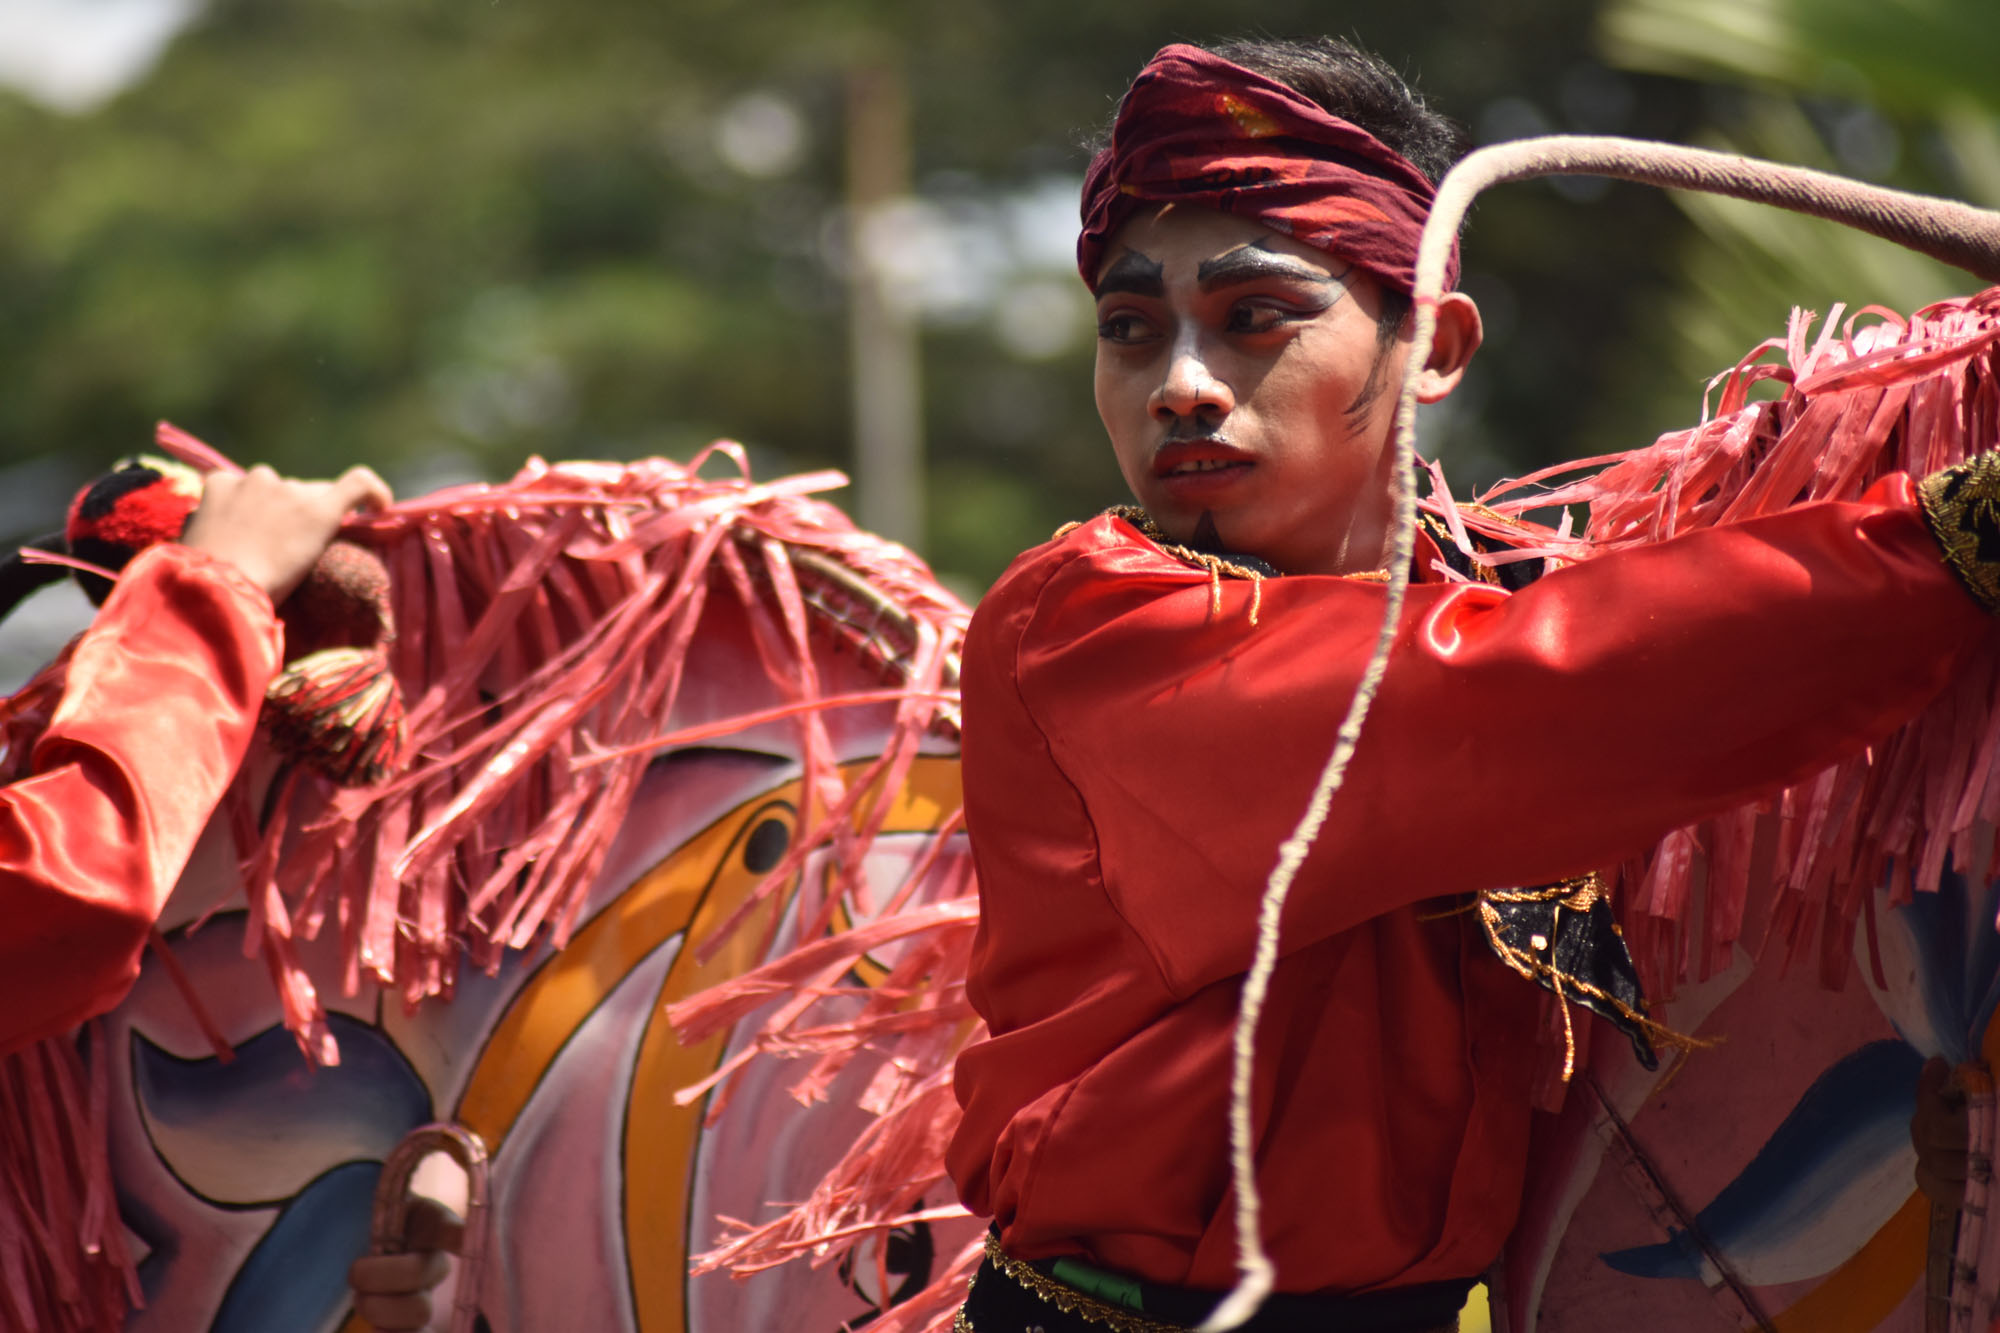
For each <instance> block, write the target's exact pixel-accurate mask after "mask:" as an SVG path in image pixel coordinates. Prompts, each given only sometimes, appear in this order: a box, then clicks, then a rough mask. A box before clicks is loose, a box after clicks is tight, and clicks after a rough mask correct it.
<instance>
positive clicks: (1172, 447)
mask: <svg viewBox="0 0 2000 1333" xmlns="http://www.w3.org/2000/svg"><path fill="white" fill-rule="evenodd" d="M1255 462H1256V459H1255V458H1254V457H1253V456H1252V455H1251V454H1249V453H1248V452H1246V451H1245V450H1242V449H1238V448H1236V447H1235V446H1234V445H1232V444H1229V443H1227V442H1225V441H1223V440H1169V441H1167V442H1166V443H1165V444H1163V445H1161V446H1160V447H1159V448H1158V449H1157V450H1155V451H1154V453H1153V475H1154V476H1156V477H1199V476H1204V475H1207V474H1210V473H1217V472H1231V471H1240V470H1242V469H1246V468H1249V467H1250V466H1252V465H1253V464H1254V463H1255Z"/></svg>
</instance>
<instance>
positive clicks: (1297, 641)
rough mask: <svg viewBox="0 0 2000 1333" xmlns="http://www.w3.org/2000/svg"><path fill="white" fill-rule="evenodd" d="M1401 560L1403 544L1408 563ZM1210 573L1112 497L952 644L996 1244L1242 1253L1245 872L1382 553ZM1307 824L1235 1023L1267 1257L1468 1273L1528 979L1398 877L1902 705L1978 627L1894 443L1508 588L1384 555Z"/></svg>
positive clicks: (1646, 815) (1656, 819)
mask: <svg viewBox="0 0 2000 1333" xmlns="http://www.w3.org/2000/svg"><path fill="white" fill-rule="evenodd" d="M1420 563H1423V562H1420ZM1221 593H1222V605H1221V609H1220V611H1219V613H1212V612H1211V607H1210V596H1211V593H1210V586H1209V579H1208V575H1207V574H1206V573H1205V572H1204V571H1201V570H1197V569H1192V568H1189V567H1188V566H1187V565H1185V564H1183V563H1182V562H1180V561H1178V560H1176V559H1175V558H1173V557H1172V556H1170V555H1168V554H1166V553H1165V552H1163V551H1161V550H1160V549H1159V548H1158V547H1156V546H1154V545H1153V544H1152V543H1151V542H1149V541H1147V540H1146V539H1145V538H1143V537H1142V536H1140V535H1139V534H1138V533H1137V532H1136V531H1135V530H1134V529H1133V528H1131V527H1130V526H1128V525H1127V524H1126V523H1125V522H1123V521H1122V520H1119V519H1116V518H1111V517H1104V518H1100V519H1098V520H1096V521H1094V522H1092V523H1090V524H1087V525H1085V526H1083V527H1081V528H1079V529H1076V530H1075V531H1072V532H1071V533H1069V534H1068V535H1067V536H1065V537H1062V538H1060V539H1059V540H1056V541H1053V542H1050V543H1048V544H1047V545H1044V546H1041V547H1038V548H1036V549H1035V550H1033V551H1030V552H1028V553H1027V554H1026V555H1024V556H1022V557H1021V558H1020V559H1019V560H1017V561H1016V562H1015V563H1014V565H1013V567H1012V568H1011V569H1009V570H1008V572H1007V574H1006V575H1005V576H1004V577H1003V578H1002V579H1001V581H1000V583H999V584H998V585H997V586H996V587H995V588H994V589H993V590H992V592H990V593H989V594H988V595H987V596H986V598H985V600H983V601H982V602H981V603H980V605H979V609H978V613H977V615H975V616H974V618H973V622H972V628H971V631H970V636H969V638H968V640H967V643H966V651H965V672H964V698H965V719H966V729H965V746H964V779H965V807H966V822H967V826H968V828H969V830H970V833H971V836H972V845H973V854H974V857H975V859H976V862H977V865H978V871H979V883H980V890H981V899H982V916H981V924H980V929H979V936H978V939H977V942H976V943H975V945H974V955H973V967H972V975H971V983H970V993H971V997H972V1000H973V1003H974V1004H975V1005H976V1006H977V1007H978V1009H979V1011H980V1013H981V1014H982V1015H983V1016H984V1017H985V1019H986V1021H987V1023H988V1025H989V1027H990V1029H991V1038H990V1039H989V1040H987V1041H985V1042H982V1043H980V1044H978V1045H977V1046H975V1047H973V1048H972V1049H970V1050H968V1051H967V1052H966V1053H965V1054H964V1056H962V1057H961V1059H960V1060H959V1064H958V1070H957V1088H958V1096H959V1100H960V1102H961V1103H962V1104H963V1106H964V1108H965V1117H964V1121H963V1123H962V1125H961V1127H960V1129H959V1131H958V1134H957V1136H956V1138H955V1139H954V1141H953V1143H952V1145H951V1149H950V1153H949V1157H948V1162H949V1165H950V1168H951V1173H952V1177H953V1179H954V1180H956V1181H957V1182H958V1185H959V1189H960V1192H961V1194H962V1195H963V1197H964V1200H965V1202H966V1204H967V1206H968V1207H970V1208H971V1209H972V1210H973V1211H974V1212H975V1213H979V1214H982V1215H988V1214H990V1215H991V1216H993V1217H994V1218H995V1219H996V1220H997V1221H998V1223H999V1226H1000V1229H1001V1238H1002V1243H1003V1244H1004V1245H1005V1247H1006V1249H1007V1251H1008V1252H1009V1253H1010V1254H1012V1255H1015V1256H1017V1257H1021V1258H1046V1257H1050V1256H1053V1255H1058V1254H1078V1255H1082V1256H1085V1257H1087V1258H1088V1259H1090V1260H1092V1261H1095V1262H1097V1263H1100V1264H1103V1265H1105V1266H1108V1267H1111V1268H1114V1269H1119V1270H1123V1271H1125V1272H1129V1273H1133V1274H1137V1275H1139V1276H1141V1277H1144V1278H1148V1279H1151V1280H1154V1281H1158V1282H1165V1283H1174V1284H1179V1285H1185V1286H1192V1287H1199V1288H1211V1289H1222V1288H1227V1287H1229V1286H1230V1285H1231V1284H1232V1282H1233V1280H1234V1277H1235V1271H1234V1264H1235V1258H1236V1241H1235V1235H1234V1228H1233V1216H1232V1214H1233V1203H1234V1201H1233V1196H1232V1193H1231V1191H1230V1188H1229V1172H1228V1164H1227V1148H1226V1129H1225V1104H1226V1095H1227V1087H1228V1081H1229V1041H1230V1031H1231V1025H1232V1022H1233V1020H1234V1017H1235V1013H1236V1003H1237V996H1238V992H1239V990H1240V988H1241V980H1242V975H1243V973H1244V972H1245V971H1247V970H1248V967H1249V963H1250V957H1251V952H1252V947H1253V940H1254V937H1255V923H1256V916H1257V903H1258V899H1259V896H1260V894H1261V892H1262V890H1263V886H1264V883H1265V879H1266V876H1267V875H1268V874H1269V872H1270V869H1271V866H1272V864H1273V862H1274V861H1275V859H1276V856H1277V849H1278V846H1279V844H1280V843H1281V842H1282V841H1283V840H1284V839H1285V838H1286V837H1287V836H1288V835H1289V834H1290V833H1291V830H1292V826H1293V823H1294V821H1295V820H1296V819H1297V818H1298V815H1299V812H1300V810H1301V809H1302V808H1303V806H1304V803H1305V801H1306V798H1307V796H1308V794H1309V793H1310V791H1311V789H1312V786H1313V782H1314V779H1315V777H1316V776H1317V774H1318V772H1319V769H1320V765H1321V764H1322V763H1323V762H1324V761H1325V757H1326V754H1327V752H1328V750H1329V749H1330V748H1331V746H1332V744H1333V738H1334V732H1335V730H1336V728H1337V727H1338V725H1339V723H1340V719H1341V718H1342V716H1343V715H1344V714H1345V712H1346V709H1347V707H1348V703H1349V700H1350V698H1351V696H1352V694H1353V691H1354V687H1355V683H1356V680H1357V679H1358V677H1359V674H1360V672H1361V669H1362V666H1363V664H1364V663H1365V662H1366V660H1367V658H1368V656H1369V653H1370V651H1371V649H1372V647H1373V643H1374V638H1375V634H1376V630H1377V626H1378V624H1379V623H1380V618H1381V607H1382V598H1383V595H1384V593H1383V588H1382V585H1381V584H1379V583H1374V582H1369V581H1365V580H1359V579H1347V578H1336V577H1323V576H1293V577H1288V578H1282V579H1275V580H1267V581H1266V582H1265V583H1264V584H1263V586H1262V607H1261V612H1260V615H1259V623H1258V624H1257V625H1255V626H1254V627H1253V626H1252V624H1251V622H1250V615H1249V603H1250V600H1251V597H1252V595H1253V589H1252V585H1251V584H1249V583H1248V582H1239V581H1233V580H1232V581H1225V582H1224V583H1223V585H1222V590H1221ZM1403 626H1404V628H1403V631H1402V634H1401V637H1400V639H1399V640H1398V642H1397V644H1396V647H1395V650H1394V654H1393V656H1392V657H1391V660H1390V664H1389V669H1388V674H1387V677H1386V679H1385V681H1384V683H1383V686H1382V691H1381V694H1380V696H1379V697H1378V698H1377V700H1376V702H1375V706H1374V710H1373V712H1372V713H1371V714H1370V716H1369V719H1368V726H1367V729H1366V731H1365V732H1364V733H1363V737H1362V740H1361V745H1360V749H1359V750H1358V752H1357V753H1356V755H1355V757H1354V761H1353V766H1352V768H1351V769H1350V770H1349V772H1348V775H1347V779H1346V786H1345V788H1344V790H1343V791H1342V792H1341V793H1340V795H1339V796H1338V797H1337V798H1336V799H1335V801H1334V804H1333V809H1332V816H1331V819H1330V820H1329V822H1328V823H1327V825H1326V828H1325V831H1324V832H1323V833H1322V835H1321V836H1320V839H1319V842H1318V844H1317V845H1316V846H1315V848H1314V849H1313V852H1312V854H1311V856H1310V857H1309V858H1308V859H1307V861H1306V863H1305V865H1304V867H1303V869H1302V871H1301V874H1300V876H1299V879H1298V881H1297V884H1296V886H1295V888H1294V890H1293V893H1292V897H1291V901H1290V903H1289V905H1288V906H1287V908H1286V913H1285V919H1284V925H1283V956H1282V959H1281V961H1280V963H1279V965H1278V968H1277V972H1276V975H1275V977H1274V978H1273V981H1272V987H1271V993H1270V999H1269V1002H1268V1006H1267V1008H1266V1010H1265V1013H1264V1018H1263V1024H1262V1027H1261V1029H1260V1032H1259V1041H1258V1054H1257V1063H1256V1084H1255V1099H1254V1114H1255V1125H1256V1144H1257V1162H1258V1171H1259V1174H1258V1182H1259V1186H1260V1188H1261V1190H1262V1192H1263V1196H1264V1214H1265V1219H1264V1227H1265V1232H1266V1243H1267V1245H1268V1247H1269V1250H1270V1253H1271V1256H1272V1258H1273V1260H1274V1261H1275V1263H1276V1265H1277V1272H1278V1285H1279V1287H1280V1289H1282V1290H1288V1291H1316V1290H1323V1289H1331V1290H1337V1291H1363V1290H1371V1289H1380V1288H1387V1287H1395V1286H1402V1285H1407V1284H1413V1283H1419V1282H1428V1281H1436V1280H1446V1279H1461V1278H1469V1277H1472V1276H1474V1275H1476V1274H1478V1273H1480V1272H1481V1271H1483V1270H1484V1269H1485V1268H1486V1267H1487V1266H1488V1265H1489V1264H1490V1263H1491V1262H1492V1260H1493V1259H1494V1257H1495V1256H1496V1255H1497V1253H1498V1252H1499V1249H1500V1246H1501V1244H1502V1242H1503V1241H1504V1240H1505V1238H1506V1236H1507V1234H1508V1232H1509V1230H1510V1229H1511V1227H1512V1225H1513V1221H1514V1217H1515V1214H1516V1212H1517V1211H1518V1208H1519V1203H1520V1195H1521V1187H1522V1171H1523V1159H1524V1155H1525V1152H1526V1144H1527V1135H1528V1117H1529V1102H1530V1084H1531V1082H1532V1078H1533V1075H1534V1074H1535V1072H1536V1068H1535V1060H1536V1058H1537V1055H1536V1028H1537V1015H1538V1012H1539V1008H1538V1006H1539V1003H1540V998H1539V997H1540V994H1541V992H1539V991H1538V990H1537V989H1535V988H1534V987H1533V986H1532V985H1530V984H1529V983H1528V982H1527V981H1525V980H1523V979H1522V978H1520V977H1519V976H1516V975H1515V974H1514V973H1512V972H1509V971H1508V970H1506V969H1505V967H1503V966H1502V964H1500V963H1499V962H1498V961H1497V960H1496V959H1494V958H1493V957H1492V955H1491V954H1490V953H1489V952H1488V950H1487V948H1486V945H1485V944H1484V942H1483V940H1481V939H1480V938H1479V937H1478V936H1477V935H1476V934H1474V933H1473V930H1472V928H1471V927H1470V926H1469V924H1468V918H1467V917H1465V916H1457V917H1436V916H1434V915H1433V914H1434V913H1435V912H1436V911H1437V910H1438V909H1439V908H1440V907H1448V906H1450V905H1451V904H1449V903H1443V904H1441V903H1436V902H1430V903H1426V902H1425V900H1426V899H1437V898H1439V897H1442V896H1446V895H1456V894H1463V893H1467V892H1471V891H1475V890H1479V889H1489V888H1502V887H1514V886H1522V885H1535V884H1543V883H1548V882H1550V881H1553V880H1556V879H1559V878H1562V877H1565V876H1568V875H1573V874H1577V873H1581V872H1584V871H1588V870H1592V869H1596V868H1600V867H1603V866H1607V865H1611V864H1615V863H1617V862H1619V861H1621V860H1623V859H1624V858H1627V857H1629V856H1632V855H1634V854H1637V853H1639V852H1641V851H1643V850H1644V849H1645V848H1647V847H1648V846H1649V845H1650V844H1651V843H1653V842H1654V841H1655V840H1657V839H1658V838H1659V837H1660V836H1661V835H1662V834H1664V833H1666V832H1667V831H1669V830H1671V829H1673V828H1676V827H1678V826H1680V825H1683V824H1687V823H1689V822H1691V821H1694V820H1696V819H1699V818H1702V817H1704V816H1707V815H1710V814H1713V813H1717V812H1719V811H1720V810H1722V809H1724V808H1726V807H1728V806H1730V805H1733V804H1736V803H1739V802H1741V801H1744V800H1746V799H1748V798H1751V797H1753V796H1755V795H1758V794H1761V793H1764V792H1767V791H1769V790H1771V789H1772V788H1774V787H1776V786H1778V785H1780V784H1783V783H1787V782H1790V781H1794V780H1797V779H1800V778H1803V777H1805V776H1807V775H1809V774H1811V773H1812V772H1814V771H1816V770H1817V769H1819V768H1821V767H1823V766H1824V765H1826V764H1827V763H1828V762H1829V761H1831V760H1833V759H1835V758H1837V757H1839V756H1842V755H1844V754H1847V753H1850V752H1852V751H1854V750H1855V749H1857V748H1858V747H1860V746H1862V745H1864V744H1866V743H1868V742H1869V741H1871V740H1873V739H1876V738H1879V737H1881V736H1883V735H1884V734H1886V733H1887V732H1888V731H1890V730H1891V729H1892V728H1894V727H1895V726H1897V725H1898V724H1899V723H1901V722H1903V721H1905V720H1907V719H1908V718H1910V717H1911V716H1912V714H1914V713H1915V712H1916V711H1917V710H1918V709H1919V708H1920V707H1921V706H1922V705H1923V704H1924V702H1925V701H1926V700H1928V699H1929V698H1931V696H1932V695H1933V694H1935V693H1936V692H1937V691H1938V689H1939V688H1940V687H1941V686H1942V685H1943V684H1944V683H1945V681H1946V680H1947V679H1948V678H1949V677H1950V675H1951V673H1952V671H1953V669H1954V666H1955V664H1956V663H1957V662H1958V661H1960V660H1961V659H1962V658H1963V657H1964V656H1965V655H1966V654H1967V653H1968V652H1970V651H1973V650H1975V649H1976V648H1977V646H1978V645H1980V644H1982V643H1985V642H1987V641H1988V639H1987V636H1988V635H1989V634H1990V633H1991V627H1990V623H1989V621H1988V620H1987V618H1986V617H1985V615H1984V614H1983V613H1982V612H1981V611H1980V610H1979V608H1978V606H1977V605H1976V604H1975V603H1974V602H1973V600H1972V599H1971V598H1970V597H1968V596H1967V595H1966V593H1965V591H1964V589H1963V588H1961V587H1960V586H1959V585H1958V583H1957V582H1956V581H1955V580H1954V579H1953V577H1952V575H1951V574H1950V573H1949V572H1948V571H1947V569H1946V568H1945V566H1944V564H1943V562H1942V560H1941V559H1940V556H1939V551H1938V547H1937V545H1936V543H1935V542H1934V541H1933V540H1932V538H1931V536H1930V533H1929V531H1928V530H1927V529H1926V527H1925V526H1924V523H1923V520H1922V518H1921V516H1920V515H1919V513H1918V511H1917V509H1916V506H1915V504H1914V502H1913V499H1912V491H1911V487H1910V485H1909V483H1908V481H1907V479H1905V478H1902V477H1896V478H1892V479H1890V480H1888V481H1885V482H1884V483H1882V484H1881V485H1879V486H1877V487H1876V488H1875V490H1874V491H1871V492H1870V494H1869V496H1868V497H1867V498H1866V499H1865V500H1864V501H1862V502H1858V503H1852V504H1845V503H1841V504H1832V503H1829V504H1814V505H1808V506H1804V507H1801V508H1799V509H1796V510H1793V511H1791V512H1788V513H1784V514H1781V515H1777V516H1773V517H1769V518H1764V519H1759V520H1755V521H1751V522H1745V523H1741V524H1736V525H1732V526H1727V527H1721V528H1714V529H1709V530H1706V531H1701V532H1697V533H1693V534H1690V535H1688V536H1684V537H1681V538H1677V539H1675V540H1673V541H1669V542H1665V543H1662V544H1659V545H1657V546H1649V547H1643V548H1636V549H1630V550H1624V551H1618V552H1614V553H1610V554H1606V555H1603V556H1599V557H1597V558H1594V559H1591V560H1588V561H1585V562H1582V563H1579V564H1577V565H1574V566H1571V567H1569V568H1565V569H1561V570H1558V571H1556V572H1554V573H1552V574H1550V575H1549V576H1547V577H1546V578H1543V579H1541V580H1540V581H1539V582H1537V583H1535V584H1533V585H1531V586H1530V587H1528V588H1526V589H1525V590H1523V591H1521V592H1517V593H1512V594H1509V593H1507V592H1504V591H1502V590H1501V589H1498V588H1495V587H1492V586H1488V585H1485V584H1445V583H1426V584H1421V585H1415V586H1412V588H1411V589H1410V596H1409V603H1408V606H1407V608H1406V610H1405V614H1404V618H1403Z"/></svg>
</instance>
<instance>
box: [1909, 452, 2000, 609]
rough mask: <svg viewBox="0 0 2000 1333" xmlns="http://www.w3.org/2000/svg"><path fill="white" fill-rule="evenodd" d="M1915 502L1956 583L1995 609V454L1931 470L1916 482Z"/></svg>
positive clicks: (1999, 473)
mask: <svg viewBox="0 0 2000 1333" xmlns="http://www.w3.org/2000/svg"><path fill="white" fill-rule="evenodd" d="M1917 502H1918V507H1919V508H1921V509H1922V510H1923V514H1924V521H1925V522H1926V523H1928V524H1929V525H1930V530H1931V535H1932V536H1934V537H1936V538H1937V541H1938V545H1939V546H1941V547H1943V548H1944V559H1945V563H1946V564H1948V565H1950V566H1951V569H1952V572H1953V573H1954V574H1956V575H1958V580H1959V582H1961V583H1963V584H1964V585H1965V587H1966V590H1967V591H1968V592H1970V593H1971V594H1972V595H1973V597H1974V598H1976V599H1977V600H1978V602H1979V604H1980V605H1981V606H1983V607H1985V608H1986V609H1987V610H1988V611H1992V612H1995V613H2000V558H1995V555H1994V552H1996V551H2000V454H1996V453H1994V452H1991V451H1989V452H1987V453H1983V454H1981V455H1979V456H1978V457H1977V458H1968V459H1967V460H1966V461H1965V462H1963V463H1960V464H1958V465H1957V466H1956V467H1948V468H1946V469H1944V470H1943V471H1942V472H1933V473H1932V474H1931V475H1930V476H1928V477H1925V478H1924V479H1923V480H1922V481H1921V482H1919V483H1918V484H1917Z"/></svg>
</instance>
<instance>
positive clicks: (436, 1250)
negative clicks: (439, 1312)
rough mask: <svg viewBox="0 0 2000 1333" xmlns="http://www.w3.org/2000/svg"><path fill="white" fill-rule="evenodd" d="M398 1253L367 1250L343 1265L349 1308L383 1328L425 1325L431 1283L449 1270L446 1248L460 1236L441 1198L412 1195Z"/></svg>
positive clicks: (400, 1330)
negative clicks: (403, 1248)
mask: <svg viewBox="0 0 2000 1333" xmlns="http://www.w3.org/2000/svg"><path fill="white" fill-rule="evenodd" d="M403 1238H404V1243H405V1244H406V1245H408V1246H409V1249H408V1250H407V1251H406V1252H405V1253H402V1254H370V1255H364V1256H362V1257H361V1258H359V1259H356V1260H355V1261H354V1263H353V1264H352V1265H351V1266H350V1267H349V1268H348V1270H347V1282H348V1285H349V1286H351V1287H353V1288H354V1313H356V1314H358V1315H360V1316H361V1317H362V1318H363V1319H365V1320H367V1321H368V1322H369V1323H370V1324H371V1325H373V1326H374V1327H375V1328H378V1329H381V1330H383V1331H384V1333H404V1331H405V1330H410V1329H422V1328H428V1327H429V1326H430V1322H431V1289H432V1288H434V1287H435V1286H437V1284H438V1283H440V1282H442V1281H444V1279H445V1276H446V1274H448V1273H450V1272H451V1260H449V1259H447V1258H446V1257H445V1252H446V1251H452V1252H454V1253H455V1252H456V1251H457V1250H458V1247H459V1246H460V1245H461V1244H463V1243H464V1241H465V1224H464V1223H462V1222H460V1221H459V1220H458V1219H457V1218H456V1217H455V1216H453V1215H452V1213H451V1211H450V1210H449V1209H447V1208H445V1206H444V1205H443V1204H440V1203H437V1202H435V1201H433V1200H430V1199H418V1200H416V1201H415V1202H414V1203H412V1204H411V1205H410V1210H409V1213H408V1215H407V1216H406V1218H405V1220H404V1224H403Z"/></svg>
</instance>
